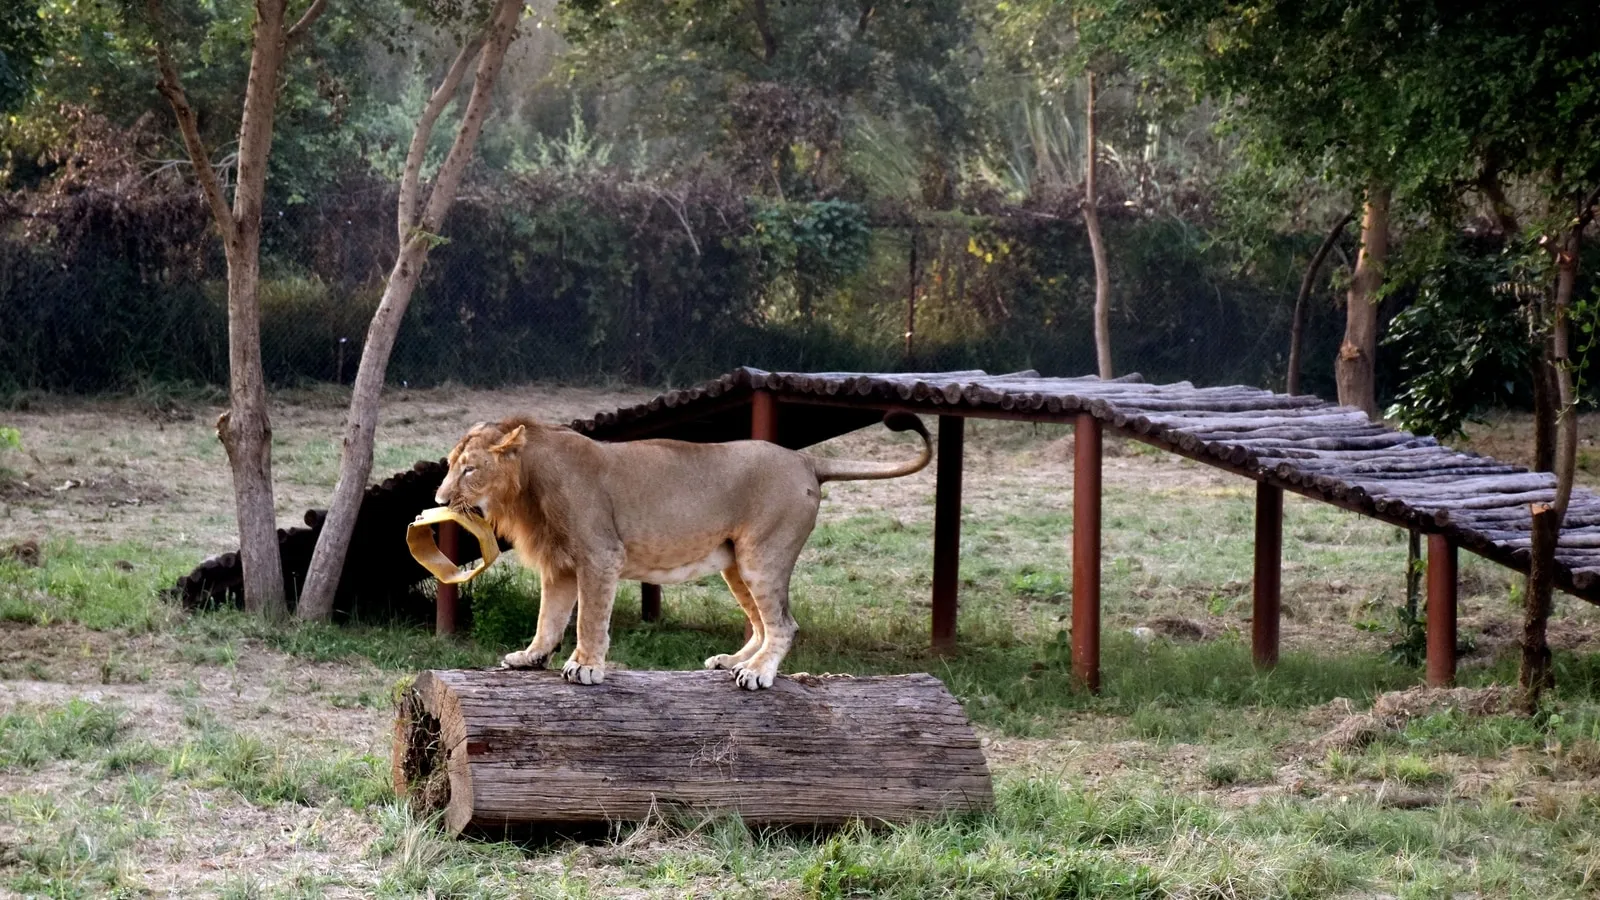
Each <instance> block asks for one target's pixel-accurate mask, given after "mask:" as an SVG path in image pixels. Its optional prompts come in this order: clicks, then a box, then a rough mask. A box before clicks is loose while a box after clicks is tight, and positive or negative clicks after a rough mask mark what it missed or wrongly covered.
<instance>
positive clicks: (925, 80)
mask: <svg viewBox="0 0 1600 900" xmlns="http://www.w3.org/2000/svg"><path fill="white" fill-rule="evenodd" d="M561 15H562V20H561V21H562V31H563V34H564V35H565V36H566V38H567V39H568V40H569V41H570V42H571V44H572V53H571V56H570V57H569V72H570V74H571V76H572V77H573V78H574V79H575V80H576V81H577V82H579V83H583V82H595V83H598V84H600V85H603V86H604V87H605V89H607V90H616V89H619V88H621V89H625V90H626V91H627V92H628V93H629V94H630V95H632V96H633V97H636V98H637V102H636V104H635V105H634V107H633V113H634V121H635V122H636V123H637V124H640V125H642V126H644V127H645V130H646V131H648V132H649V133H651V134H652V135H654V136H658V137H670V139H671V141H673V142H674V143H677V144H679V145H681V146H682V148H683V152H682V154H681V155H682V156H683V157H692V156H693V155H695V154H696V153H697V152H698V151H702V150H705V149H707V148H710V147H717V148H719V150H720V152H721V153H722V154H723V155H724V157H725V158H729V159H730V161H733V162H735V164H736V165H737V166H740V167H742V168H743V169H744V170H746V171H747V172H749V173H750V175H751V177H752V179H753V180H756V181H760V182H765V183H766V186H767V187H768V188H769V189H775V191H776V192H777V193H778V194H779V195H780V196H783V197H787V198H789V199H807V198H808V197H809V196H811V195H813V194H814V193H816V192H819V191H820V192H828V191H830V190H834V189H837V188H838V187H839V186H840V184H841V178H840V174H841V173H840V172H839V171H838V169H837V163H836V162H835V161H834V158H835V157H836V156H837V155H838V151H839V150H840V149H841V146H842V145H843V144H844V143H846V142H847V141H848V132H847V130H845V129H843V128H842V127H841V126H842V125H843V124H844V123H845V121H846V120H848V119H852V118H854V117H858V116H863V115H868V116H879V117H884V118H888V119H892V120H894V121H896V123H897V124H898V125H899V127H902V128H904V129H906V130H907V131H909V132H911V133H912V134H914V135H916V139H915V143H916V145H917V146H918V148H919V155H920V156H922V157H923V158H924V159H925V160H927V161H929V162H930V164H932V165H934V167H935V168H938V167H940V166H942V165H943V164H944V163H943V162H942V158H943V157H946V156H948V154H949V152H950V151H951V149H953V148H954V147H955V146H958V145H959V143H960V142H961V141H962V140H963V139H964V138H965V137H966V135H967V134H968V133H969V131H970V127H969V123H968V110H969V109H970V98H969V97H968V95H967V89H968V86H969V84H970V79H969V78H968V77H966V76H967V68H968V66H969V65H971V60H972V59H973V56H972V54H973V51H974V50H975V44H974V24H973V20H972V16H971V13H970V12H969V10H968V7H967V4H965V3H963V2H960V0H933V2H925V3H902V4H889V5H884V4H862V3H857V2H854V0H826V2H820V3H805V4H798V3H755V4H750V3H746V2H744V0H707V2H696V3H658V2H655V0H624V2H600V0H569V2H566V3H563V4H562V7H561Z"/></svg>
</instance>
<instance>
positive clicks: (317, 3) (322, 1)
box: [283, 0, 328, 52]
mask: <svg viewBox="0 0 1600 900" xmlns="http://www.w3.org/2000/svg"><path fill="white" fill-rule="evenodd" d="M327 9H328V0H311V5H310V6H308V7H306V11H305V12H304V13H302V14H301V15H300V20H299V21H297V22H295V23H294V24H293V25H291V26H289V30H288V31H285V32H284V33H283V47H284V51H285V52H287V51H289V50H292V49H294V45H295V44H296V43H298V42H299V41H300V40H301V39H302V38H304V37H305V35H306V32H307V31H310V30H311V26H312V25H315V24H316V22H317V20H318V19H320V18H322V14H323V13H324V12H327Z"/></svg>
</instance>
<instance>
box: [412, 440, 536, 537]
mask: <svg viewBox="0 0 1600 900" xmlns="http://www.w3.org/2000/svg"><path fill="white" fill-rule="evenodd" d="M526 443H527V423H525V422H520V421H517V420H508V421H505V422H501V423H499V424H488V423H484V422H479V423H478V424H476V425H474V426H472V430H471V431H468V432H467V436H466V437H464V438H462V439H461V442H460V443H458V444H456V446H455V449H454V450H451V451H450V471H449V472H447V473H445V476H444V482H443V483H442V484H440V485H439V492H438V493H437V494H435V495H434V498H433V499H434V501H435V502H437V503H438V504H439V505H441V506H448V507H450V508H451V509H454V510H456V511H457V512H470V513H474V514H476V515H479V516H482V517H484V518H485V519H488V520H489V521H491V522H493V521H494V517H495V515H496V514H497V513H498V512H499V511H500V509H501V508H502V507H505V506H508V505H510V504H513V503H514V502H515V499H516V497H517V495H518V494H519V492H520V491H521V490H522V460H521V457H520V456H519V453H518V451H520V450H521V449H522V447H523V445H524V444H526Z"/></svg>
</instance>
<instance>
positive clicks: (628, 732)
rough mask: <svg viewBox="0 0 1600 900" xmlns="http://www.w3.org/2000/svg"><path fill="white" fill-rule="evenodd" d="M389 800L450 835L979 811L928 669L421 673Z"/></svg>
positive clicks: (989, 799) (979, 778)
mask: <svg viewBox="0 0 1600 900" xmlns="http://www.w3.org/2000/svg"><path fill="white" fill-rule="evenodd" d="M392 773H393V778H394V784H395V790H396V792H397V793H399V794H400V795H401V796H402V797H405V798H407V799H408V800H409V801H410V803H411V804H412V807H413V809H415V810H416V811H418V812H419V813H421V814H424V815H432V814H435V813H440V812H442V813H443V819H444V823H445V827H446V828H447V829H448V830H449V831H451V832H452V833H460V832H462V831H464V830H468V829H473V830H492V829H501V828H508V827H510V828H535V829H538V828H568V827H581V826H585V825H595V824H603V823H612V822H618V821H642V820H645V819H648V818H650V817H652V816H658V815H662V814H670V813H672V812H674V811H683V812H686V813H690V814H694V815H704V814H707V813H711V814H732V815H738V816H741V817H742V818H743V819H744V820H745V821H746V822H748V823H750V824H759V825H791V824H793V825H830V824H839V823H845V822H850V821H857V820H860V821H868V822H904V821H911V820H916V819H926V818H932V817H937V816H940V815H944V814H949V813H962V812H972V811H979V810H986V809H990V808H991V807H992V806H993V804H994V793H993V786H992V784H991V781H990V777H989V770H988V765H987V763H986V762H985V760H984V757H983V752H982V750H981V749H980V748H979V744H978V739H977V735H976V734H975V733H974V732H973V730H972V727H971V725H970V724H969V723H968V721H967V718H966V715H965V713H963V711H962V710H961V706H960V704H959V703H958V702H957V701H956V699H955V698H954V697H953V696H951V695H950V692H949V691H948V690H946V689H945V687H944V685H943V684H942V683H941V682H940V681H939V680H938V679H936V678H934V677H933V676H931V675H903V676H872V677H863V678H851V677H845V676H821V677H818V676H809V675H796V676H780V678H779V679H778V682H777V683H776V684H774V685H773V687H772V688H771V689H769V690H765V691H757V692H750V691H742V690H739V689H738V688H737V687H736V686H735V685H734V684H733V681H732V679H731V678H730V677H729V676H728V674H727V673H725V672H632V671H623V672H612V673H609V674H608V675H607V677H606V681H605V683H604V684H602V685H596V686H578V685H570V684H567V683H566V682H564V681H563V680H562V679H561V676H560V675H559V674H558V673H555V672H510V671H502V670H474V671H459V670H451V671H434V672H425V673H423V674H422V675H421V676H419V677H418V678H417V680H416V682H415V683H414V684H413V685H412V687H411V688H409V689H408V690H407V691H406V692H405V693H404V694H403V695H402V697H401V698H400V700H399V703H398V708H397V711H396V718H395V732H394V756H393V761H392Z"/></svg>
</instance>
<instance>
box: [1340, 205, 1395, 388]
mask: <svg viewBox="0 0 1600 900" xmlns="http://www.w3.org/2000/svg"><path fill="white" fill-rule="evenodd" d="M1389 200H1390V189H1389V185H1388V184H1387V183H1386V182H1384V181H1381V180H1376V179H1375V180H1374V181H1373V182H1372V184H1371V185H1369V186H1368V188H1367V199H1366V205H1365V208H1364V209H1363V211H1362V214H1361V252H1360V254H1359V255H1357V256H1356V270H1355V273H1354V275H1353V276H1352V277H1351V279H1350V290H1349V293H1348V294H1347V295H1346V297H1345V325H1344V342H1343V343H1342V344H1340V345H1339V355H1338V357H1337V358H1336V359H1335V360H1334V366H1333V375H1334V380H1335V382H1337V384H1338V387H1339V403H1340V404H1341V405H1344V406H1354V407H1356V408H1357V409H1360V410H1363V411H1365V412H1366V414H1367V415H1369V416H1373V417H1376V416H1377V415H1378V394H1377V379H1376V359H1377V353H1378V290H1379V289H1380V288H1382V287H1383V266H1384V263H1385V262H1387V261H1388V258H1389Z"/></svg>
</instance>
